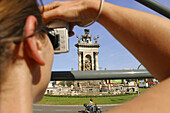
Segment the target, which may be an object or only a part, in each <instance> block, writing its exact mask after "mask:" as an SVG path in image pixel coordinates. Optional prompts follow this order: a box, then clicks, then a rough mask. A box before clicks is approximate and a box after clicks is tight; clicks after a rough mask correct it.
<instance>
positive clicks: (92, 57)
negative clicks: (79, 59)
mask: <svg viewBox="0 0 170 113" xmlns="http://www.w3.org/2000/svg"><path fill="white" fill-rule="evenodd" d="M94 60H95V59H94V56H93V52H91V61H92V64H91V65H92V70H94Z"/></svg>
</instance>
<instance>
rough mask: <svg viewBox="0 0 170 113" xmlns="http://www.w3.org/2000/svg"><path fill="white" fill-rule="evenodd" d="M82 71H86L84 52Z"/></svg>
mask: <svg viewBox="0 0 170 113" xmlns="http://www.w3.org/2000/svg"><path fill="white" fill-rule="evenodd" d="M82 71H85V52H83V70H82Z"/></svg>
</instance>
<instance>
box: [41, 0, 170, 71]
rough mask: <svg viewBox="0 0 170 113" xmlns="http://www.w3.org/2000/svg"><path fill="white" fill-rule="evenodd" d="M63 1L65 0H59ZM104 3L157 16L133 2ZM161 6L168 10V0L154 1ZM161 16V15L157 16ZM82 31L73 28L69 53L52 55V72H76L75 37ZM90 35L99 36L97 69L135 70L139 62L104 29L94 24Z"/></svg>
mask: <svg viewBox="0 0 170 113" xmlns="http://www.w3.org/2000/svg"><path fill="white" fill-rule="evenodd" d="M53 1H54V0H43V3H44V4H48V3H51V2H53ZM59 1H65V0H59ZM105 1H106V2H109V3H112V4H116V5H119V6H124V7H128V8H132V9H137V10H140V11H144V12H148V13H152V14H156V15H159V14H158V13H156V12H154V11H152V10H150V9H149V8H146V7H145V6H143V5H141V4H139V3H137V2H136V1H135V0H105ZM156 1H157V2H160V3H161V4H163V5H165V6H167V7H169V8H170V0H156ZM159 16H161V15H159ZM84 29H85V28H82V27H77V26H76V27H75V28H74V32H75V36H72V37H70V38H69V41H70V52H69V53H64V54H58V55H54V62H53V67H52V71H70V70H71V68H73V69H74V70H78V55H77V48H76V47H75V46H74V45H75V44H76V43H77V42H78V40H77V38H76V35H79V36H80V35H83V34H84ZM87 29H90V35H92V37H94V36H95V37H96V36H97V35H99V37H100V38H99V39H98V43H99V44H100V45H101V47H100V48H99V69H100V70H104V69H105V68H107V70H122V69H126V68H131V69H137V67H138V66H139V65H140V62H139V61H138V60H136V58H135V57H134V56H133V55H131V53H130V52H128V51H127V50H126V48H124V47H123V46H122V45H121V44H120V43H119V42H118V41H117V40H116V39H115V38H114V37H113V36H112V35H111V34H110V33H109V32H108V31H107V30H106V29H105V28H104V27H102V26H101V25H100V24H98V23H95V24H93V25H91V26H90V27H87Z"/></svg>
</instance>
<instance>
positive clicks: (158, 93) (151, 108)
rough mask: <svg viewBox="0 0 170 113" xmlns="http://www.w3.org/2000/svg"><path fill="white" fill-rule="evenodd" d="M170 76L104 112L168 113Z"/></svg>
mask: <svg viewBox="0 0 170 113" xmlns="http://www.w3.org/2000/svg"><path fill="white" fill-rule="evenodd" d="M169 87H170V78H167V79H166V80H164V81H162V82H161V83H160V84H159V85H157V86H155V87H153V88H151V89H149V90H147V91H146V92H144V93H143V94H141V95H140V96H139V97H136V98H134V99H132V100H131V101H129V102H126V103H124V104H122V105H120V106H118V107H116V108H112V109H110V110H109V111H107V112H106V113H125V112H126V113H149V112H151V113H169V105H170V98H169V95H170V90H169V89H168V88H169Z"/></svg>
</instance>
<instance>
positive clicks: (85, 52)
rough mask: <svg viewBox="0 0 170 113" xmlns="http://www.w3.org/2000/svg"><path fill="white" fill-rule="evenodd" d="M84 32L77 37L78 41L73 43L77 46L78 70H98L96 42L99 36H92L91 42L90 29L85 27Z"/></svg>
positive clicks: (97, 46) (97, 45)
mask: <svg viewBox="0 0 170 113" xmlns="http://www.w3.org/2000/svg"><path fill="white" fill-rule="evenodd" d="M84 32H85V34H84V35H81V37H79V36H78V35H77V38H78V43H77V44H76V45H75V46H76V47H77V53H78V70H79V71H92V70H99V65H98V54H99V50H98V48H99V47H100V45H99V44H98V43H97V39H98V38H99V36H97V38H96V37H94V38H93V39H94V40H95V42H94V43H92V36H91V35H89V32H90V30H89V29H85V30H84Z"/></svg>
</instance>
